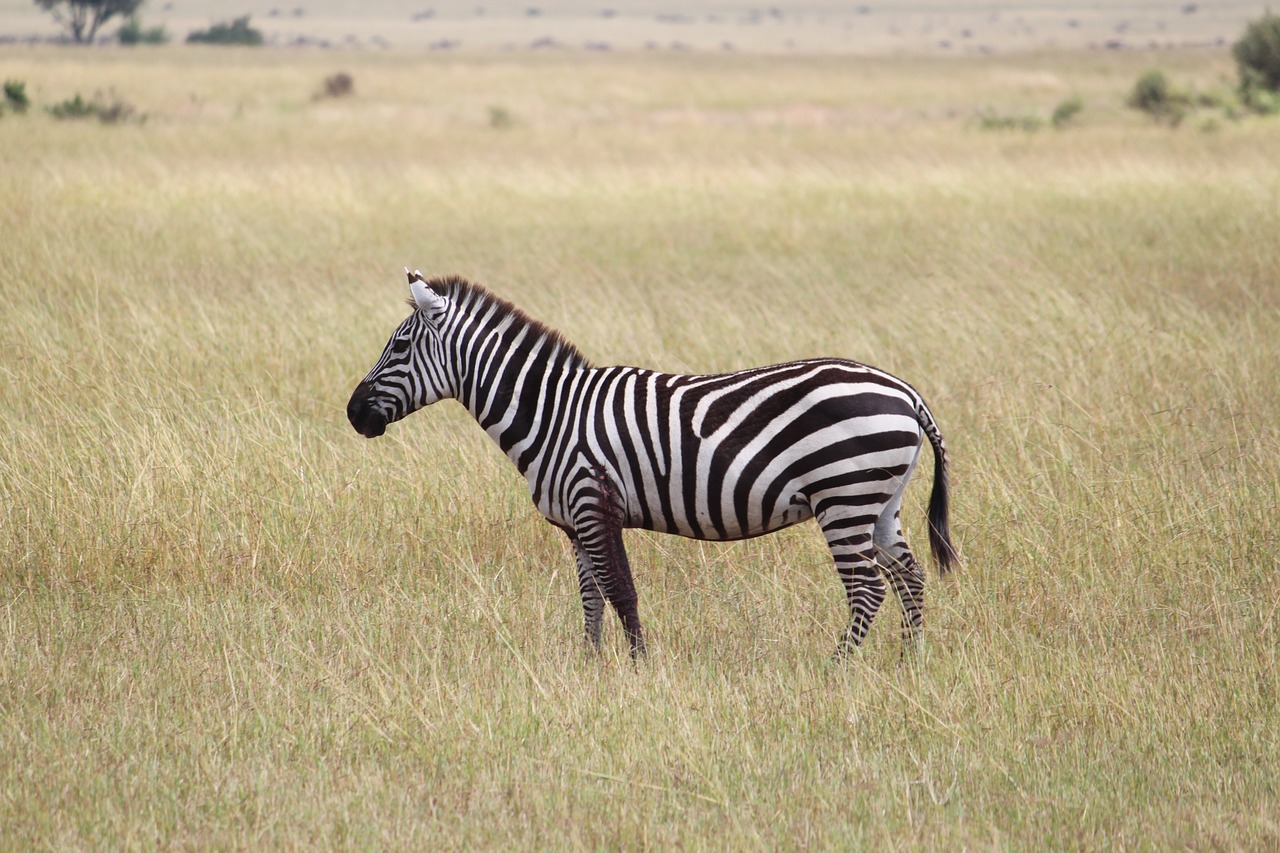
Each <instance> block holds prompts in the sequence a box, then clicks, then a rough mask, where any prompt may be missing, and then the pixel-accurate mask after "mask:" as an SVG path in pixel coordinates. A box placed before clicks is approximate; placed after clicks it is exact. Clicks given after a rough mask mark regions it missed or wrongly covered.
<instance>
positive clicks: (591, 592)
mask: <svg viewBox="0 0 1280 853" xmlns="http://www.w3.org/2000/svg"><path fill="white" fill-rule="evenodd" d="M565 535H567V536H568V537H569V541H570V542H572V543H573V558H574V560H575V561H577V564H578V593H579V594H580V595H581V596H582V619H583V635H584V636H585V637H586V640H587V642H588V643H590V644H591V646H592V648H594V649H596V650H597V651H598V650H599V649H600V617H601V616H602V615H603V614H604V589H603V588H602V587H601V585H600V580H599V578H597V577H596V570H595V568H594V567H593V566H592V565H591V555H590V554H588V553H587V549H586V548H584V547H582V541H581V540H580V539H578V537H577V536H575V535H574V534H573V532H572V531H569V530H566V531H565Z"/></svg>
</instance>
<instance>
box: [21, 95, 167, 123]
mask: <svg viewBox="0 0 1280 853" xmlns="http://www.w3.org/2000/svg"><path fill="white" fill-rule="evenodd" d="M45 109H46V110H47V111H48V112H49V115H51V116H53V117H54V118H56V119H83V118H96V119H98V120H99V121H101V122H102V123H103V124H122V123H124V122H127V121H137V122H139V123H141V122H144V121H146V120H147V117H146V116H145V115H143V116H139V115H137V110H136V109H134V106H133V104H131V103H129V102H128V101H126V100H124V99H123V98H121V97H120V96H119V95H117V94H116V93H115V92H114V91H109V92H107V93H106V94H104V93H102V92H96V93H95V94H94V96H93V100H90V101H86V100H85V99H84V98H83V97H81V96H80V93H79V92H76V95H75V97H74V98H67V99H66V100H65V101H62V102H61V103H58V104H54V105H53V106H51V107H45Z"/></svg>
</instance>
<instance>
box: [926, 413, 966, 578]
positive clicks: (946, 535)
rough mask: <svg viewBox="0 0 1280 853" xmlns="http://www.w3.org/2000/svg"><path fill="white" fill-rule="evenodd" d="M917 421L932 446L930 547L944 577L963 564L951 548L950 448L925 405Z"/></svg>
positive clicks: (939, 571) (952, 546)
mask: <svg viewBox="0 0 1280 853" xmlns="http://www.w3.org/2000/svg"><path fill="white" fill-rule="evenodd" d="M916 417H917V418H918V419H919V420H920V425H921V426H922V427H924V433H925V435H926V436H928V437H929V443H930V444H931V445H933V491H932V493H931V494H930V495H929V547H930V548H932V549H933V557H934V559H935V560H937V561H938V573H939V574H943V575H945V574H946V573H947V572H949V571H951V568H952V566H953V565H954V564H957V563H959V562H960V555H959V554H958V553H956V549H955V546H954V545H952V544H951V525H950V523H949V522H948V521H947V510H948V507H947V504H948V501H947V446H946V444H945V443H944V442H943V440H942V433H941V432H939V431H938V424H937V423H936V422H935V421H934V419H933V415H932V414H930V413H929V410H928V409H927V408H926V407H925V406H924V404H923V403H922V404H921V405H920V406H919V408H918V409H917V410H916Z"/></svg>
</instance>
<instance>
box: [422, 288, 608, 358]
mask: <svg viewBox="0 0 1280 853" xmlns="http://www.w3.org/2000/svg"><path fill="white" fill-rule="evenodd" d="M423 284H425V285H426V286H427V287H429V288H431V289H432V290H434V291H435V292H436V293H438V294H440V295H441V296H443V297H445V298H446V299H448V300H449V301H450V302H452V303H454V304H455V305H457V306H459V307H460V308H461V309H462V310H464V311H467V312H471V311H474V310H477V309H480V308H484V307H485V306H493V307H494V308H495V309H497V313H498V315H499V316H501V317H511V318H512V319H513V320H514V321H515V322H516V323H518V324H519V325H522V326H527V327H528V328H529V330H530V331H531V332H532V333H533V334H535V335H537V336H538V337H541V338H544V339H547V340H549V341H550V342H551V343H552V344H554V345H555V347H556V348H557V349H558V350H559V351H560V352H562V353H564V354H565V355H567V356H569V357H570V359H572V360H574V361H577V362H580V363H581V364H582V366H583V367H589V366H590V364H591V363H590V362H589V361H588V360H587V357H586V356H584V355H583V354H582V351H581V350H579V349H578V348H577V346H575V345H574V344H573V343H572V342H571V341H570V340H569V339H568V338H566V337H565V336H564V334H563V333H561V332H559V331H557V330H556V329H553V328H551V327H550V326H548V325H547V324H546V323H543V322H542V321H541V320H535V319H534V318H532V317H530V316H529V315H528V314H526V313H525V312H524V311H522V310H521V309H520V308H517V307H516V306H515V305H514V304H512V303H511V302H508V301H507V300H505V299H503V298H502V297H501V296H498V295H497V294H495V293H493V292H491V291H490V290H489V289H488V288H486V287H485V286H484V285H482V284H477V283H476V282H473V281H468V280H467V279H465V278H463V277H462V276H458V275H449V276H437V277H435V278H429V279H424V280H423ZM408 302H409V307H410V308H414V309H416V308H417V307H418V306H417V304H416V303H415V302H414V301H413V299H409V300H408Z"/></svg>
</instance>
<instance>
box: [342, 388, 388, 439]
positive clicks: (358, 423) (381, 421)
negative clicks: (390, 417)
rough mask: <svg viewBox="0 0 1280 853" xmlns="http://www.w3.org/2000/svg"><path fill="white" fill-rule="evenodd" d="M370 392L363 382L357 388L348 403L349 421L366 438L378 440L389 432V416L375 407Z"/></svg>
mask: <svg viewBox="0 0 1280 853" xmlns="http://www.w3.org/2000/svg"><path fill="white" fill-rule="evenodd" d="M370 391H371V389H370V388H369V386H367V385H365V384H364V383H363V382H362V383H360V384H359V385H357V386H356V390H355V391H354V392H353V393H352V394H351V399H350V400H348V401H347V420H349V421H351V426H352V427H354V428H355V431H356V432H358V433H360V434H361V435H363V436H364V437H365V438H377V437H378V436H380V435H382V434H383V433H384V432H386V431H387V416H386V415H384V414H383V413H382V410H381V409H380V408H378V407H377V406H376V405H374V403H373V400H372V399H371V397H372V394H371V393H370Z"/></svg>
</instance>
